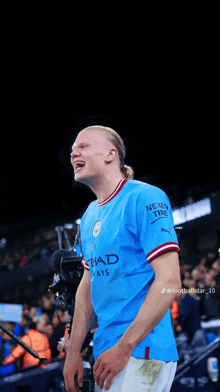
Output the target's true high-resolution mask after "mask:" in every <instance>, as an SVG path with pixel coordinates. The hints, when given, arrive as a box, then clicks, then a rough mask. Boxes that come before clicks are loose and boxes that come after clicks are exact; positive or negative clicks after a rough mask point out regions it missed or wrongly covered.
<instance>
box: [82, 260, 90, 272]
mask: <svg viewBox="0 0 220 392" xmlns="http://www.w3.org/2000/svg"><path fill="white" fill-rule="evenodd" d="M81 264H82V266H83V267H84V269H86V270H87V271H89V264H88V263H86V261H85V259H83V260H82V262H81Z"/></svg>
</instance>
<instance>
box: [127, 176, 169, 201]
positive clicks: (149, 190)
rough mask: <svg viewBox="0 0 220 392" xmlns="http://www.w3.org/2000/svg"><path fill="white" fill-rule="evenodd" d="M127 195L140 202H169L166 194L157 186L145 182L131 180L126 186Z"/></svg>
mask: <svg viewBox="0 0 220 392" xmlns="http://www.w3.org/2000/svg"><path fill="white" fill-rule="evenodd" d="M126 189H127V194H128V196H131V197H132V198H133V199H136V200H138V201H141V200H143V201H145V202H146V201H148V200H149V201H150V202H152V203H153V201H154V200H155V202H158V200H168V197H167V195H166V193H165V192H164V191H163V190H162V189H160V188H157V187H156V186H153V185H150V184H147V183H145V182H141V181H136V180H129V181H128V182H127V184H126Z"/></svg>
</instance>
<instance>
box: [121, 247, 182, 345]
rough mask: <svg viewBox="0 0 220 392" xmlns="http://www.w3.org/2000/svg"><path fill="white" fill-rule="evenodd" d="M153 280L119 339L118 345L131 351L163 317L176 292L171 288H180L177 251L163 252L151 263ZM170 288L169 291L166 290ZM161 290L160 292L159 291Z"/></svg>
mask: <svg viewBox="0 0 220 392" xmlns="http://www.w3.org/2000/svg"><path fill="white" fill-rule="evenodd" d="M151 266H152V268H153V269H154V271H155V275H156V276H155V280H154V283H153V284H152V286H151V288H150V290H149V292H148V293H147V295H146V298H145V300H144V302H143V304H142V306H141V308H140V311H139V313H138V315H137V317H136V318H135V320H134V321H133V323H132V324H131V325H130V327H129V328H128V329H127V331H126V332H125V334H124V335H123V336H122V338H121V339H120V341H119V343H118V344H119V346H121V347H123V348H124V349H126V350H128V351H132V350H133V349H134V348H135V347H136V346H137V345H138V344H139V343H140V342H141V341H142V340H143V339H145V338H146V336H147V335H148V334H149V333H150V332H151V331H152V329H153V328H154V327H155V326H156V325H157V324H158V323H159V321H160V320H161V319H162V318H163V317H164V315H165V314H166V312H167V311H168V309H169V308H170V306H171V305H172V302H173V300H174V299H175V298H176V297H177V294H175V293H174V292H172V289H180V288H181V280H180V270H179V258H178V253H177V252H169V253H165V254H163V255H161V256H158V257H157V258H156V259H154V260H153V261H152V263H151ZM164 289H165V290H164ZM167 289H171V293H169V292H167ZM161 291H162V292H161Z"/></svg>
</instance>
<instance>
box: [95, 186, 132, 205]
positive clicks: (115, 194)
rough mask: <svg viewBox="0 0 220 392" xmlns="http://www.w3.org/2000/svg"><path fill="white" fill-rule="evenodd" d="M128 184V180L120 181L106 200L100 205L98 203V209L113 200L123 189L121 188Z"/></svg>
mask: <svg viewBox="0 0 220 392" xmlns="http://www.w3.org/2000/svg"><path fill="white" fill-rule="evenodd" d="M126 182H128V180H120V181H119V183H118V185H117V187H116V188H115V190H114V192H113V193H112V194H111V195H110V196H109V197H108V198H107V199H105V200H104V201H103V202H102V203H98V207H102V206H104V205H105V204H107V203H109V202H110V201H111V200H112V199H114V197H115V196H117V194H118V193H119V192H120V190H121V189H122V188H123V186H124V185H125V184H126Z"/></svg>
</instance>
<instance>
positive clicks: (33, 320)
mask: <svg viewBox="0 0 220 392" xmlns="http://www.w3.org/2000/svg"><path fill="white" fill-rule="evenodd" d="M38 302H39V303H38V304H37V305H36V306H31V305H29V304H25V305H23V311H22V315H21V321H20V323H13V322H5V323H4V325H5V326H6V327H7V328H8V329H9V330H10V331H12V332H13V333H14V334H15V335H16V336H18V337H22V340H23V341H24V342H25V343H27V344H28V345H29V346H30V347H31V348H32V349H33V350H34V351H36V352H38V351H44V353H43V354H44V355H42V356H44V357H46V358H47V359H48V360H50V359H51V358H56V357H57V358H62V356H63V354H62V353H60V352H59V351H58V348H59V347H58V345H59V341H60V339H61V338H63V337H64V336H65V334H66V333H67V329H66V327H67V325H68V322H69V316H68V314H67V313H66V312H65V310H64V309H63V308H62V306H60V305H57V304H56V299H55V295H54V294H52V293H46V294H45V295H43V296H42V298H41V299H40V300H39V301H38ZM25 336H26V337H28V339H23V337H25ZM16 349H17V351H16ZM48 349H49V350H48ZM61 351H62V350H61ZM12 359H13V361H12ZM34 361H35V362H36V363H35V362H34ZM37 364H38V361H36V360H34V358H31V356H30V358H26V359H25V358H24V351H22V350H21V349H20V347H19V349H18V348H17V345H16V342H15V341H13V339H12V338H10V337H9V336H8V335H7V334H6V333H5V332H3V331H1V334H0V375H2V374H6V373H8V372H11V371H14V370H16V369H18V368H20V367H22V368H26V367H28V366H35V365H37Z"/></svg>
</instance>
